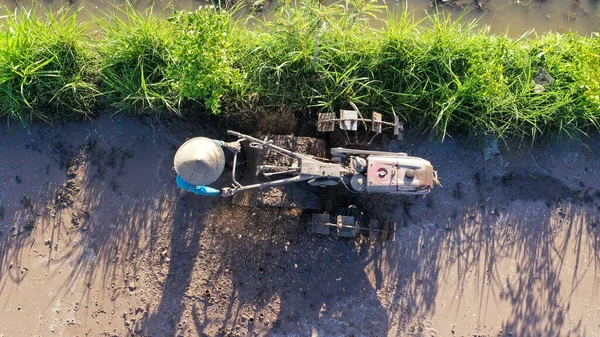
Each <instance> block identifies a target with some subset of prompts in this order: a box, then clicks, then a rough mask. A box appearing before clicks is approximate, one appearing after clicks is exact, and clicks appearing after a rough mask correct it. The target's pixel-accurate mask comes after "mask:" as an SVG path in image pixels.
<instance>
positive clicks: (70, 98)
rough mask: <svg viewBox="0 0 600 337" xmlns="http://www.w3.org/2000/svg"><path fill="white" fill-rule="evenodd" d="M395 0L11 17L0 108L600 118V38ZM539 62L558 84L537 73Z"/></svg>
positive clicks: (506, 126) (446, 124)
mask: <svg viewBox="0 0 600 337" xmlns="http://www.w3.org/2000/svg"><path fill="white" fill-rule="evenodd" d="M384 10H385V9H384V8H382V7H381V6H378V5H377V3H376V2H372V1H369V0H349V1H348V2H341V3H336V4H334V5H331V6H323V5H321V4H320V3H318V2H313V1H308V2H302V3H299V4H295V5H292V4H291V3H287V4H286V3H284V4H282V5H281V6H280V7H279V8H278V9H277V10H276V11H274V13H273V15H274V17H273V19H272V20H268V21H266V20H257V19H254V18H252V17H250V18H243V19H239V18H237V17H238V15H237V14H236V13H235V12H231V11H226V10H220V9H215V8H212V7H207V8H202V9H200V10H198V11H195V12H176V13H173V15H172V16H171V17H170V19H162V16H161V15H155V14H153V13H152V12H151V11H149V12H145V13H139V12H137V11H136V10H135V9H134V8H133V7H132V6H127V7H125V8H123V9H118V10H115V12H114V13H111V15H108V14H107V15H104V17H102V18H99V19H97V26H98V27H99V28H100V29H99V30H100V34H99V35H97V36H95V38H94V39H91V38H90V36H91V35H90V34H89V33H84V32H87V30H86V29H87V27H85V26H82V25H79V24H77V23H76V21H75V16H66V15H65V14H64V13H63V14H59V15H53V14H51V13H47V15H48V18H47V19H45V20H43V21H41V20H38V19H36V18H35V16H34V15H30V13H29V12H26V11H23V10H21V11H19V12H18V13H16V14H12V13H7V15H6V16H5V17H4V18H2V19H0V25H1V26H0V34H1V36H2V38H3V40H4V41H5V42H6V43H2V44H1V45H0V53H1V54H0V104H1V107H2V112H1V113H2V116H6V117H8V118H10V119H12V120H19V121H23V122H26V121H30V120H33V119H45V120H52V119H56V118H65V117H73V116H87V115H88V114H89V112H90V111H91V110H93V108H94V107H97V106H98V104H99V103H98V102H99V101H100V102H109V103H110V104H111V105H112V106H113V107H114V108H116V109H117V110H119V111H123V112H126V113H138V114H139V113H146V114H147V113H151V114H163V113H164V112H175V113H180V112H181V107H182V105H184V104H186V103H188V102H198V103H200V104H199V106H200V109H199V110H198V111H194V113H196V112H197V113H214V114H217V113H221V112H225V113H226V114H237V115H243V116H244V117H245V118H246V119H252V118H254V119H256V120H257V121H258V122H260V119H261V118H265V116H279V115H281V118H282V119H289V118H290V116H295V117H296V119H297V120H298V121H299V123H305V124H310V123H314V121H315V119H316V114H317V113H319V112H326V111H329V112H331V111H334V112H336V111H338V110H339V109H341V108H351V107H353V106H356V107H358V108H359V110H360V111H361V112H362V113H363V114H366V115H369V114H370V113H371V112H372V111H377V112H381V113H384V114H387V115H388V118H390V117H391V114H392V113H396V114H399V115H400V116H401V118H402V119H404V120H406V121H407V122H408V125H409V127H411V128H412V129H413V130H417V131H421V132H423V133H430V134H432V135H434V136H436V137H438V138H440V139H443V138H445V137H456V136H458V137H473V138H475V137H480V136H484V135H493V136H495V137H497V138H521V139H525V138H528V139H529V138H533V139H535V138H537V137H540V136H553V135H565V134H566V135H569V136H571V137H574V136H576V135H578V134H585V133H588V132H591V131H594V132H595V131H596V130H598V128H599V127H600V123H599V117H600V94H599V92H600V42H599V40H598V39H597V38H588V37H582V36H578V35H576V34H574V33H571V34H563V35H561V34H555V33H548V34H543V35H541V36H536V35H535V34H534V33H530V34H527V35H526V36H523V37H520V38H510V37H507V36H502V35H494V34H490V32H489V30H488V29H487V28H485V27H483V28H479V27H478V26H477V23H476V22H464V21H463V19H462V18H459V19H458V20H451V19H450V18H449V17H447V16H445V15H443V14H435V15H431V16H429V17H428V18H426V19H424V20H422V21H417V20H415V19H414V18H413V16H412V15H411V14H410V13H406V11H404V12H403V14H401V15H394V14H392V13H390V12H384ZM382 13H385V14H387V16H386V18H385V19H384V20H382V19H378V18H381V14H382ZM236 18H237V19H236ZM56 37H58V38H56ZM541 69H545V71H546V72H547V73H548V75H549V76H550V77H551V78H552V80H550V81H547V83H546V82H545V83H536V81H538V82H539V79H536V77H538V75H539V73H540V71H541ZM97 88H99V89H97ZM99 96H101V97H102V100H99V99H98V97H99ZM185 117H186V116H184V118H185ZM269 120H270V121H271V122H273V121H274V120H276V118H275V119H273V118H270V119H269ZM292 124H293V123H292Z"/></svg>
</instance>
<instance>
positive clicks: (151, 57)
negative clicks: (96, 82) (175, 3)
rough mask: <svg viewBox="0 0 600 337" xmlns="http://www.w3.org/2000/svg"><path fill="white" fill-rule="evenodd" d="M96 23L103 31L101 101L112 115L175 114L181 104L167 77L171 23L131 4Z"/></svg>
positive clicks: (170, 61) (170, 65) (171, 61)
mask: <svg viewBox="0 0 600 337" xmlns="http://www.w3.org/2000/svg"><path fill="white" fill-rule="evenodd" d="M96 22H97V23H98V26H99V27H100V28H101V30H102V32H103V37H102V39H100V41H99V52H100V56H101V59H100V74H101V78H102V89H103V95H104V98H105V100H106V101H107V102H109V104H110V105H111V106H113V107H114V108H116V109H117V110H118V111H125V112H129V113H135V114H138V113H143V112H148V111H150V112H154V113H157V114H160V113H162V112H164V111H165V110H166V111H171V112H178V111H179V105H180V102H181V100H180V97H179V95H178V92H177V91H176V90H175V88H174V82H175V79H174V78H173V77H172V74H171V72H172V69H173V68H175V66H174V56H173V46H174V36H173V34H174V30H175V29H174V26H173V24H172V23H171V22H170V21H167V20H164V19H162V18H161V17H160V16H157V15H155V14H154V13H153V12H152V8H150V9H149V10H147V11H146V12H144V13H140V12H138V11H137V10H136V9H135V8H133V5H132V4H131V3H128V4H127V5H126V6H125V8H122V9H121V8H117V7H115V12H114V13H112V15H109V14H106V13H105V14H104V17H103V18H102V20H101V19H97V20H96Z"/></svg>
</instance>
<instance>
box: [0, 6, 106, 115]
mask: <svg viewBox="0 0 600 337" xmlns="http://www.w3.org/2000/svg"><path fill="white" fill-rule="evenodd" d="M4 12H5V13H4V17H3V19H2V20H1V21H0V35H1V39H2V43H1V44H0V116H2V117H8V118H10V119H14V120H17V121H21V122H29V121H32V120H34V119H42V120H46V121H51V120H55V119H73V118H75V119H77V118H84V117H88V116H89V115H90V114H91V109H92V107H93V106H94V104H95V99H96V97H97V94H98V90H97V88H96V85H95V81H94V78H93V72H92V67H91V63H92V61H93V59H92V54H91V52H90V51H89V50H90V38H89V37H88V36H87V35H86V34H85V33H84V28H85V26H84V25H80V24H78V23H77V22H76V19H77V12H75V13H74V14H67V12H66V11H59V12H58V13H52V12H50V11H46V12H45V20H43V21H42V20H40V19H38V16H37V15H36V14H35V11H34V10H25V9H23V8H21V9H19V10H17V11H16V12H14V13H12V12H9V11H8V10H7V9H6V8H5V9H4Z"/></svg>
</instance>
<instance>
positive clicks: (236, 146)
mask: <svg viewBox="0 0 600 337" xmlns="http://www.w3.org/2000/svg"><path fill="white" fill-rule="evenodd" d="M213 140H214V141H215V143H217V145H219V146H220V147H224V148H226V149H227V150H229V151H231V152H240V150H241V149H242V146H241V145H240V143H239V142H229V143H225V142H224V141H222V140H216V139H213Z"/></svg>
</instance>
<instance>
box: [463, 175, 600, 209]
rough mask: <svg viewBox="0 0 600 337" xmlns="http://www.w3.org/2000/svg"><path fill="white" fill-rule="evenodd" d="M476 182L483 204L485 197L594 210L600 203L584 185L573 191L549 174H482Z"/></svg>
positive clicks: (594, 191) (597, 196) (599, 197)
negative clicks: (585, 207) (592, 208)
mask: <svg viewBox="0 0 600 337" xmlns="http://www.w3.org/2000/svg"><path fill="white" fill-rule="evenodd" d="M473 181H474V183H475V187H476V189H477V192H478V195H479V196H480V201H481V202H483V200H482V198H481V197H482V196H483V195H487V196H490V197H489V198H487V199H486V200H494V199H506V200H523V201H543V202H545V203H546V204H547V205H553V204H555V203H557V202H561V201H566V200H568V201H570V202H572V203H574V204H579V205H587V206H592V205H594V204H595V202H596V200H598V199H600V192H599V191H597V190H595V189H593V188H586V187H585V185H584V184H580V185H579V187H580V188H571V187H569V186H567V185H566V184H565V183H564V182H562V181H560V180H559V179H556V178H554V177H552V176H549V175H546V174H531V173H527V172H516V171H515V172H508V173H506V174H504V175H501V176H497V175H491V174H489V173H488V172H487V171H486V170H479V171H478V172H476V173H474V175H473ZM454 192H456V189H455V191H454ZM454 194H456V193H454ZM455 197H456V196H455Z"/></svg>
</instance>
